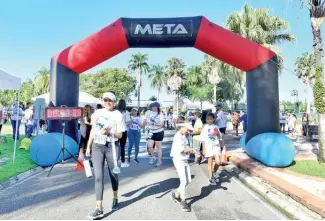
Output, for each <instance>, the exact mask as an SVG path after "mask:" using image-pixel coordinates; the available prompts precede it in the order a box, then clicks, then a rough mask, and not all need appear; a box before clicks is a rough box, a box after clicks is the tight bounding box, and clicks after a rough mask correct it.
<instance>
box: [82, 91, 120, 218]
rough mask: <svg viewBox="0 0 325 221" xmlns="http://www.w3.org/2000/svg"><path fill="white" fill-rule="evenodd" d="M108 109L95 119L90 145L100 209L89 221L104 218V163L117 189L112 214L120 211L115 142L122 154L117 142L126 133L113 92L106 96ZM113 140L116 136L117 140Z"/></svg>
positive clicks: (97, 203)
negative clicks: (113, 143)
mask: <svg viewBox="0 0 325 221" xmlns="http://www.w3.org/2000/svg"><path fill="white" fill-rule="evenodd" d="M103 99H104V108H103V109H98V110H96V111H95V113H94V114H93V115H92V116H91V123H92V129H91V132H90V136H89V141H88V145H87V151H86V156H90V153H91V156H92V162H93V168H94V176H95V192H96V209H95V211H94V212H92V213H90V214H89V215H88V217H87V218H90V219H97V218H101V217H103V216H104V212H103V205H102V202H103V192H104V170H103V167H104V163H105V160H106V162H107V166H108V173H109V176H110V180H111V186H112V189H113V196H114V198H113V205H112V210H117V209H118V175H117V174H115V173H114V172H113V168H114V158H115V159H117V156H115V157H114V156H113V153H114V152H113V150H112V146H113V145H112V142H115V147H116V151H115V153H118V151H119V150H118V149H119V148H118V145H117V141H118V139H120V138H121V137H122V133H123V132H124V131H125V128H124V126H125V125H124V123H123V115H122V114H121V112H120V111H118V110H115V104H116V96H115V93H113V92H106V93H104V95H103ZM111 136H114V138H113V140H112V139H111Z"/></svg>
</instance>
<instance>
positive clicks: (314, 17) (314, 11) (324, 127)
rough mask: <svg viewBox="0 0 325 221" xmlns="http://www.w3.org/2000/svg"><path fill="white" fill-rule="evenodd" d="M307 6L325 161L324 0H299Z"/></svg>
mask: <svg viewBox="0 0 325 221" xmlns="http://www.w3.org/2000/svg"><path fill="white" fill-rule="evenodd" d="M299 2H300V3H301V4H302V6H304V7H306V8H307V9H308V12H309V16H310V23H311V30H312V34H313V47H314V55H315V61H316V72H315V85H314V100H315V107H316V110H317V112H318V122H319V126H318V148H319V152H320V157H319V158H318V159H319V162H321V163H325V107H324V105H325V104H324V103H325V100H324V99H325V98H324V96H325V87H324V73H323V71H324V64H323V61H322V58H323V57H324V49H323V39H322V33H321V25H322V23H323V21H324V18H325V1H324V0H299Z"/></svg>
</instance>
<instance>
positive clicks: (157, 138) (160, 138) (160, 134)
mask: <svg viewBox="0 0 325 221" xmlns="http://www.w3.org/2000/svg"><path fill="white" fill-rule="evenodd" d="M163 139H164V131H161V132H158V133H152V136H151V138H149V140H153V141H163Z"/></svg>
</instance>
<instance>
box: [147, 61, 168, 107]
mask: <svg viewBox="0 0 325 221" xmlns="http://www.w3.org/2000/svg"><path fill="white" fill-rule="evenodd" d="M148 77H149V79H151V82H150V86H151V87H152V88H156V89H157V100H158V102H159V94H160V91H161V88H162V87H163V86H164V85H165V84H166V74H165V72H164V68H163V67H162V66H160V65H159V64H158V65H154V66H153V67H152V69H151V74H149V76H148Z"/></svg>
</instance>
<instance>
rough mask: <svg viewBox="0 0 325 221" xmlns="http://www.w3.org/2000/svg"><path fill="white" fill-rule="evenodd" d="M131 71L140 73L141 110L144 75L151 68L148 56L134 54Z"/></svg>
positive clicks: (130, 65) (130, 62) (138, 93)
mask: <svg viewBox="0 0 325 221" xmlns="http://www.w3.org/2000/svg"><path fill="white" fill-rule="evenodd" d="M129 69H131V70H132V71H136V72H137V73H138V88H137V95H138V109H139V110H140V88H141V86H142V74H146V73H148V72H150V67H149V64H148V55H147V54H141V53H137V54H133V55H132V57H131V60H130V61H129Z"/></svg>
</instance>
